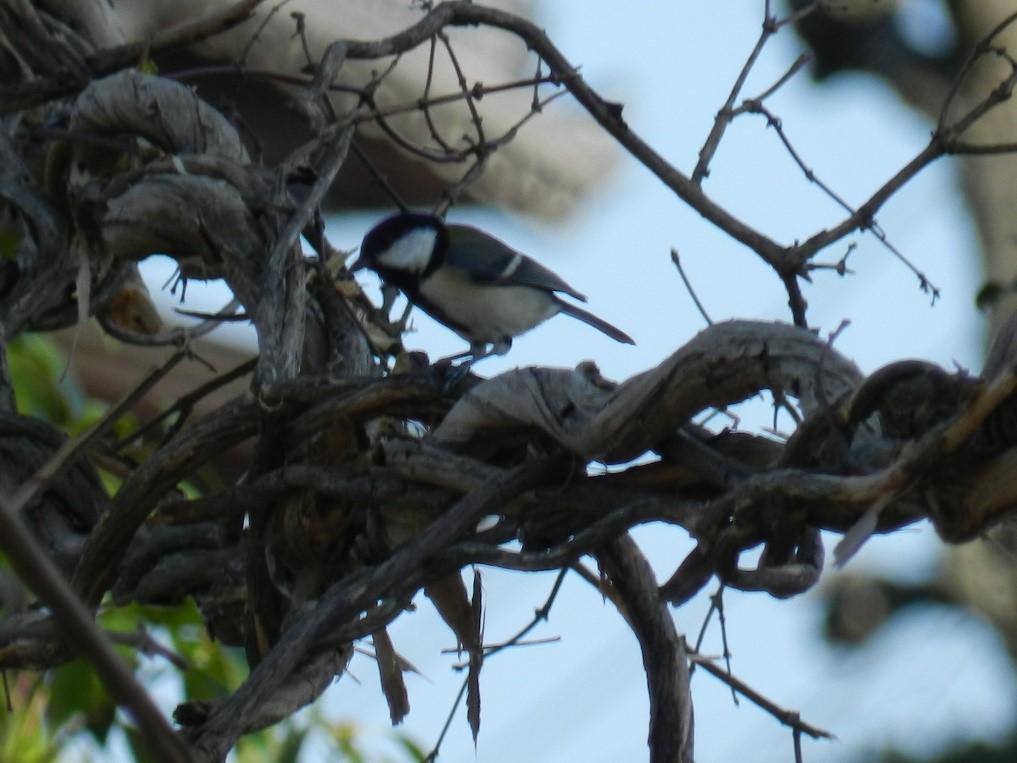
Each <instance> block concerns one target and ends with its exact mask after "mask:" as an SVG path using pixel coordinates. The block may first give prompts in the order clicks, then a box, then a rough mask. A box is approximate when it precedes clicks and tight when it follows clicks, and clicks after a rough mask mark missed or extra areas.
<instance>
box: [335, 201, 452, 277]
mask: <svg viewBox="0 0 1017 763" xmlns="http://www.w3.org/2000/svg"><path fill="white" fill-rule="evenodd" d="M447 248H448V230H446V228H445V223H443V222H442V221H441V219H440V218H438V217H435V216H434V215H427V214H420V213H417V212H400V213H399V214H396V215H392V216H391V217H386V218H385V219H384V220H382V221H381V222H380V223H378V224H377V225H375V226H374V227H373V228H371V230H370V231H368V233H367V235H366V236H364V241H363V243H362V244H361V245H360V257H359V258H358V259H357V261H356V262H355V263H354V264H353V265H352V267H351V268H350V270H351V271H357V270H360V269H361V268H365V267H366V268H370V269H371V270H373V271H374V272H376V273H377V274H378V275H380V276H381V277H382V279H384V280H385V281H387V282H389V283H391V284H393V285H395V286H399V287H403V286H405V285H407V284H409V283H417V282H419V281H420V280H421V279H422V278H424V277H426V276H427V275H428V274H430V273H431V272H433V271H434V270H435V268H437V267H438V266H439V265H440V264H441V260H442V258H443V257H444V254H445V250H446V249H447Z"/></svg>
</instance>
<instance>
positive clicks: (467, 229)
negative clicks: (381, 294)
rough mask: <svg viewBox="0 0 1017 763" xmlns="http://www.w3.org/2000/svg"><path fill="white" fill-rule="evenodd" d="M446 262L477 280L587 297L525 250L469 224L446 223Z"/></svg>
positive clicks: (584, 299)
mask: <svg viewBox="0 0 1017 763" xmlns="http://www.w3.org/2000/svg"><path fill="white" fill-rule="evenodd" d="M447 227H448V232H449V249H448V251H447V252H446V254H445V264H446V265H447V266H449V267H452V268H455V269H456V270H459V271H462V272H465V273H467V274H468V275H469V277H470V278H471V279H473V280H474V281H478V282H480V283H490V284H503V285H505V286H533V287H535V288H537V289H546V290H547V291H560V292H562V293H564V294H568V295H569V296H570V297H575V298H576V299H578V300H581V301H583V302H585V301H586V297H584V296H583V295H582V294H580V293H579V292H578V291H576V290H575V289H573V288H572V287H571V286H569V285H568V284H567V283H565V281H563V280H562V279H561V278H560V277H559V276H557V275H555V274H554V273H552V272H551V271H550V270H548V269H547V268H545V267H544V266H543V265H541V264H540V263H538V262H536V261H534V260H532V259H530V258H529V257H527V256H526V255H525V254H523V253H521V252H517V251H516V250H515V249H513V248H511V247H510V246H508V245H506V244H504V243H502V242H501V241H499V240H498V239H496V238H494V237H493V236H489V235H488V234H486V233H484V232H483V231H482V230H480V229H478V228H473V227H471V226H469V225H448V226H447Z"/></svg>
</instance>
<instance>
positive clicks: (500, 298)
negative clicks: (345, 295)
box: [350, 212, 635, 368]
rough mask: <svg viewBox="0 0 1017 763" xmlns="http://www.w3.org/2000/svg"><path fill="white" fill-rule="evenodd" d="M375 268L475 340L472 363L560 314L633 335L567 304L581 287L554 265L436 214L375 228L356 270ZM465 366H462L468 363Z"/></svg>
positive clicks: (407, 216)
mask: <svg viewBox="0 0 1017 763" xmlns="http://www.w3.org/2000/svg"><path fill="white" fill-rule="evenodd" d="M365 267H366V268H370V269H371V270H373V271H374V272H375V273H377V274H378V275H379V276H380V277H381V279H382V280H383V281H384V282H385V283H387V284H390V285H392V286H395V287H397V288H399V289H400V290H401V291H402V292H403V293H404V294H405V295H406V298H407V299H409V301H410V302H412V303H413V304H414V305H416V306H417V307H419V308H420V309H421V310H423V311H424V312H426V313H427V314H428V315H430V316H431V317H432V318H434V319H435V320H437V321H439V322H440V323H442V324H444V325H445V326H448V327H449V328H450V329H452V330H453V331H455V332H456V333H457V334H459V336H461V337H462V338H463V339H465V340H467V341H468V342H469V343H470V349H469V351H468V352H465V353H462V354H461V355H457V356H454V357H456V358H458V357H468V358H469V360H468V361H467V362H466V364H464V365H465V366H466V367H468V366H470V365H472V364H473V363H475V362H476V361H478V360H480V359H481V358H485V357H488V356H490V355H504V354H505V353H506V352H508V350H509V348H510V347H511V346H512V339H513V338H514V337H517V336H519V335H520V334H523V333H525V332H527V331H529V330H530V329H532V328H533V327H534V326H537V325H538V324H540V323H543V322H544V321H546V320H547V319H548V318H550V317H551V316H553V315H556V314H558V313H566V314H567V315H571V316H572V317H573V318H578V319H579V320H581V321H583V322H584V323H587V324H589V325H590V326H593V327H594V328H595V329H597V330H599V331H602V332H603V333H605V334H607V335H608V336H609V337H611V338H612V339H614V340H616V341H618V342H623V343H625V344H635V342H633V341H632V339H631V337H629V335H628V334H626V333H625V332H623V331H620V330H619V329H617V328H615V327H614V326H612V325H611V324H610V323H608V322H607V321H605V320H602V319H600V318H598V317H597V316H596V315H593V314H592V313H589V312H587V311H586V310H583V309H582V308H579V307H576V306H575V305H573V304H571V303H569V302H566V301H564V300H563V299H561V298H560V297H559V296H558V292H561V293H563V294H568V295H569V296H570V297H574V298H575V299H578V300H580V301H582V302H585V301H586V297H584V296H583V295H582V294H580V293H579V292H577V291H576V290H575V289H573V288H572V287H571V286H569V285H568V284H567V283H565V282H564V281H563V280H562V279H561V278H559V277H558V276H556V275H555V274H554V273H552V272H551V271H550V270H548V269H547V268H545V267H543V266H542V265H540V264H539V263H537V262H535V261H534V260H531V259H530V258H529V257H527V256H526V255H524V254H521V253H520V252H517V251H516V250H515V249H512V248H511V247H509V246H507V245H506V244H504V243H502V242H501V241H499V240H498V239H496V238H494V237H493V236H489V235H488V234H486V233H484V232H483V231H481V230H478V229H477V228H472V227H470V226H468V225H448V224H446V223H445V222H443V221H442V220H441V219H440V218H438V217H436V216H434V215H428V214H418V213H412V212H402V213H399V214H396V215H393V216H392V217H388V218H386V219H384V220H382V221H381V222H380V223H378V224H377V225H376V226H374V228H372V229H371V230H370V231H369V232H368V233H367V235H366V236H364V241H363V243H362V244H361V246H360V257H359V258H358V259H357V261H356V262H355V263H354V264H353V265H352V266H351V268H350V270H351V272H353V271H357V270H360V269H361V268H365ZM460 368H462V366H460Z"/></svg>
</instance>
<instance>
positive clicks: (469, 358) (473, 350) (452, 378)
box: [439, 339, 512, 391]
mask: <svg viewBox="0 0 1017 763" xmlns="http://www.w3.org/2000/svg"><path fill="white" fill-rule="evenodd" d="M511 346H512V340H511V339H506V340H502V341H500V342H495V343H494V344H493V345H488V344H487V343H486V342H472V343H471V344H470V349H469V350H467V351H466V352H461V353H459V354H457V355H451V356H449V357H447V358H442V359H441V361H439V363H440V362H442V361H448V362H451V361H453V360H459V359H461V358H466V360H464V361H463V362H462V363H460V364H458V365H457V366H455V367H452V368H450V369H449V372H448V374H447V375H446V376H445V384H444V387H445V390H446V391H449V390H452V389H454V388H455V386H456V385H457V384H459V382H461V381H462V380H463V379H465V378H466V374H468V373H469V372H470V369H471V368H472V367H473V364H474V363H476V362H477V361H478V360H483V359H484V358H489V357H491V356H492V355H504V354H505V353H506V352H508V351H509V348H510V347H511Z"/></svg>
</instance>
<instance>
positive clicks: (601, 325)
mask: <svg viewBox="0 0 1017 763" xmlns="http://www.w3.org/2000/svg"><path fill="white" fill-rule="evenodd" d="M558 306H559V307H560V308H561V311H562V312H563V313H567V314H568V315H571V316H572V317H573V318H578V319H579V320H581V321H582V322H583V323H586V324H588V325H590V326H593V328H595V329H597V330H598V331H600V332H602V333H604V334H607V335H608V336H609V337H611V338H612V339H613V340H615V341H616V342H621V343H622V344H635V340H633V339H632V337H630V336H629V335H628V334H626V333H625V332H624V331H622V330H621V329H618V328H615V327H614V326H612V325H611V324H610V323H608V322H607V321H605V320H604V319H603V318H598V317H597V316H596V315H594V314H593V313H591V312H587V311H586V310H583V308H581V307H576V306H575V305H573V304H570V303H568V302H566V301H565V300H561V299H560V300H558Z"/></svg>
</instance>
